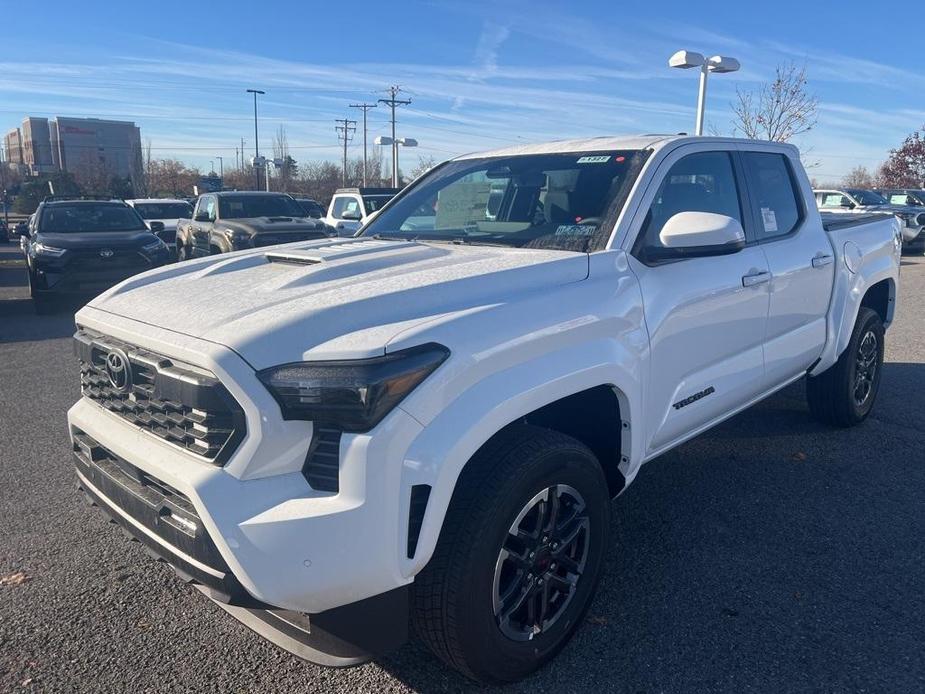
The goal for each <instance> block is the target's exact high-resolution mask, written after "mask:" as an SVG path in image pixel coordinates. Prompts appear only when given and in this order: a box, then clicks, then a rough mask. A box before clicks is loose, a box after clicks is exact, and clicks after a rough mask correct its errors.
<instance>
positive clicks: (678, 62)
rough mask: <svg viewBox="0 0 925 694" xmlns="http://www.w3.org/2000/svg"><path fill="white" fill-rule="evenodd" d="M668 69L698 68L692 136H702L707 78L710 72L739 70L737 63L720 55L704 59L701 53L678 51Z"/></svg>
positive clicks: (670, 59)
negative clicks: (695, 111) (697, 88)
mask: <svg viewBox="0 0 925 694" xmlns="http://www.w3.org/2000/svg"><path fill="white" fill-rule="evenodd" d="M668 66H669V67H676V68H680V69H682V70H688V69H690V68H692V67H699V68H700V92H699V93H698V95H697V120H696V122H695V124H694V131H695V132H694V134H695V135H703V118H704V113H705V111H706V103H707V77H708V76H709V75H710V73H711V72H716V73H718V74H724V73H727V72H735V71H736V70H738V69H739V67H740V65H739V61H738V60H736V59H735V58H729V57H726V56H722V55H714V56H713V57H712V58H705V57H704V56H703V54H702V53H695V52H694V51H678V52H677V53H675V54H674V55H672V56H671V57H670V58H669V59H668Z"/></svg>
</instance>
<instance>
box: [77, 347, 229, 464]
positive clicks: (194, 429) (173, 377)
mask: <svg viewBox="0 0 925 694" xmlns="http://www.w3.org/2000/svg"><path fill="white" fill-rule="evenodd" d="M74 339H75V343H74V344H75V350H76V352H77V356H78V358H79V359H80V386H81V391H82V393H83V395H84V397H86V398H89V399H90V400H93V401H94V402H96V403H98V404H99V405H101V406H102V407H105V408H106V409H107V410H109V411H110V412H114V413H115V414H117V415H119V416H120V417H122V418H123V419H125V420H126V421H128V422H130V423H131V424H134V425H135V426H137V427H139V428H141V429H143V430H145V431H147V432H149V433H151V434H154V435H155V436H157V437H158V438H161V439H163V440H165V441H168V442H170V443H172V444H174V445H176V446H179V447H181V448H184V449H185V450H187V451H190V452H191V453H194V454H196V455H198V456H201V457H203V458H205V459H207V460H210V461H213V462H215V463H218V464H222V463H224V462H226V461H227V460H228V458H229V457H230V456H231V454H232V453H233V452H234V450H235V448H237V446H238V444H239V443H240V442H241V440H242V439H243V438H244V434H245V430H246V425H245V419H244V411H243V410H242V409H241V406H240V405H238V403H237V402H236V401H235V400H234V398H233V397H232V396H231V394H230V393H229V392H228V390H227V389H226V388H225V387H224V386H223V385H222V384H221V383H220V382H219V380H218V379H217V378H216V377H215V376H214V375H212V374H210V373H208V372H206V371H204V370H201V369H196V368H195V367H190V366H186V365H183V364H178V363H176V362H174V361H172V360H170V359H168V358H167V357H164V356H162V355H159V354H155V353H153V352H149V351H147V350H144V349H141V348H139V347H136V346H134V345H130V344H127V343H125V342H122V341H120V340H116V339H114V338H111V337H108V336H103V335H100V334H98V333H94V332H91V331H89V330H86V329H79V330H78V331H77V333H76V334H75V335H74ZM112 350H121V351H122V352H123V353H124V354H125V355H127V356H128V359H129V362H130V365H131V372H132V380H131V385H130V387H128V388H127V389H122V390H120V389H119V388H116V387H115V386H114V385H113V383H112V382H111V380H110V378H109V374H108V372H107V370H106V357H107V355H108V354H109V353H110V352H111V351H112Z"/></svg>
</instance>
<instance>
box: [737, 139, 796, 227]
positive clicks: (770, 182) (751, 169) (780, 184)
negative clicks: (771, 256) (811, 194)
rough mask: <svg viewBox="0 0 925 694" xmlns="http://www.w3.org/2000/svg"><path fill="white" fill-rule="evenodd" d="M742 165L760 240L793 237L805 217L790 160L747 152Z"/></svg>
mask: <svg viewBox="0 0 925 694" xmlns="http://www.w3.org/2000/svg"><path fill="white" fill-rule="evenodd" d="M742 161H743V162H744V164H745V172H746V176H748V186H749V192H750V194H751V197H752V200H753V201H754V208H755V217H756V219H755V229H756V232H757V235H758V239H759V240H762V241H764V240H767V239H773V238H778V237H781V236H787V235H788V234H790V233H792V232H793V231H794V230H795V229H796V228H797V226H799V224H800V222H801V221H802V217H803V215H802V210H801V209H800V203H799V198H798V197H797V191H796V186H795V185H794V179H793V174H792V173H791V171H790V164H789V163H788V162H787V157H786V156H785V155H783V154H775V153H773V152H744V153H743V154H742Z"/></svg>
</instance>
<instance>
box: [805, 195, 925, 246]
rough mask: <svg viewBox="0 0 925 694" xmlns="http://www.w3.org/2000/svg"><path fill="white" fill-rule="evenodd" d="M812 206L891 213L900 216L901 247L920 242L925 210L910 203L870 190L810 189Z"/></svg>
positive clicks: (826, 210)
mask: <svg viewBox="0 0 925 694" xmlns="http://www.w3.org/2000/svg"><path fill="white" fill-rule="evenodd" d="M813 194H814V195H815V196H816V205H817V206H818V208H819V210H820V211H822V212H891V213H892V214H895V215H896V216H897V217H899V218H900V219H902V221H903V227H902V237H903V249H904V250H906V251H908V250H909V248H910V247H911V244H913V243H914V242H916V241H917V240H918V242H917V243H915V247H918V244H919V243H921V241H922V239H921V236H922V227H923V226H925V210H923V209H922V208H921V207H915V206H912V205H895V204H892V203H891V202H890V201H889V200H887V199H886V198H885V197H883V196H882V195H881V194H880V193H877V192H875V191H873V190H864V189H862V188H839V189H827V190H814V191H813Z"/></svg>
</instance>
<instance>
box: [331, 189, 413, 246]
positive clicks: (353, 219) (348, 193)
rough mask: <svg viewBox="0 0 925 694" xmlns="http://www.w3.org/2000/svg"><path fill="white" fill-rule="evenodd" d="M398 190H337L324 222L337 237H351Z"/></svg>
mask: <svg viewBox="0 0 925 694" xmlns="http://www.w3.org/2000/svg"><path fill="white" fill-rule="evenodd" d="M399 190H400V189H399V188H338V189H337V190H336V191H335V192H334V196H333V197H332V198H331V203H330V204H329V205H328V216H327V217H325V219H324V221H325V222H326V223H327V224H328V225H329V226H332V227H334V229H335V230H336V231H337V235H338V236H353V235H354V234H355V233H356V232H357V230H359V228H360V227H361V226H363V224H365V223H366V221H367V220H368V219H369V218H370V217H371V216H372V215H373V214H375V213H376V212H377V211H379V210H380V209H381V208H382V207H383V206H384V205H385V204H386V203H387V202H388V201H389V200H391V199H392V198H393V197H395V194H396V193H398V191H399Z"/></svg>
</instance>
